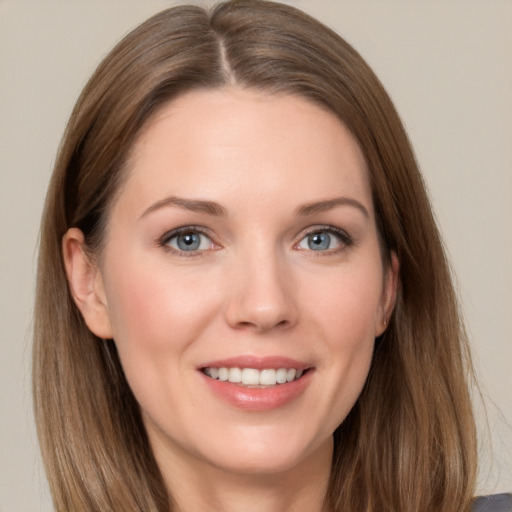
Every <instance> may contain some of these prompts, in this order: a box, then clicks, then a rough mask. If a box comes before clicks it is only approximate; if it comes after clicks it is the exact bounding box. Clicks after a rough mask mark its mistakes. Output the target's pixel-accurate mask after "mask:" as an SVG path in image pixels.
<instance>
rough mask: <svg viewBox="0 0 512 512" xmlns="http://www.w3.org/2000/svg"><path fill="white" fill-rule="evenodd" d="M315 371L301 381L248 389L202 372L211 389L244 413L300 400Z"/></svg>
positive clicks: (304, 376)
mask: <svg viewBox="0 0 512 512" xmlns="http://www.w3.org/2000/svg"><path fill="white" fill-rule="evenodd" d="M313 373H314V371H313V370H312V369H309V370H308V371H307V372H306V373H304V374H303V375H302V377H301V378H300V379H297V380H294V381H292V382H287V383H286V384H277V385H276V386H273V387H268V388H247V387H244V386H241V385H239V384H234V383H232V382H229V381H220V380H216V379H212V378H211V377H208V376H207V375H205V374H204V373H202V372H201V375H202V376H203V378H204V380H205V383H206V384H207V386H208V387H209V389H210V390H211V391H212V392H213V393H214V394H215V395H216V396H218V397H219V398H220V399H221V400H223V401H224V402H226V403H228V404H229V405H231V406H232V407H235V408H237V409H242V410H244V411H255V412H258V411H269V410H272V409H277V408H278V407H283V406H284V405H286V404H288V403H290V402H293V401H294V400H296V399H297V398H299V397H300V396H301V395H302V394H303V393H304V391H305V390H306V388H307V386H308V385H309V383H310V382H311V379H312V375H313Z"/></svg>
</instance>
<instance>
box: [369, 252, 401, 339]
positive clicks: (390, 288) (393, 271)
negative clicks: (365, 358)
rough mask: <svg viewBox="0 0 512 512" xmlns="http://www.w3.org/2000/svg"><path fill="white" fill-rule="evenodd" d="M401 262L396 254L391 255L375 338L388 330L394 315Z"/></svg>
mask: <svg viewBox="0 0 512 512" xmlns="http://www.w3.org/2000/svg"><path fill="white" fill-rule="evenodd" d="M399 270H400V262H399V261H398V256H397V255H396V253H395V252H392V253H391V256H390V263H389V265H388V267H387V269H386V275H385V278H384V287H383V291H382V294H383V296H382V303H381V308H380V314H379V317H380V318H378V319H377V323H376V332H375V337H378V336H380V335H381V334H382V333H383V332H384V331H385V330H386V328H387V326H388V323H389V319H390V317H391V315H392V313H393V309H394V307H395V303H396V297H397V293H398V283H399Z"/></svg>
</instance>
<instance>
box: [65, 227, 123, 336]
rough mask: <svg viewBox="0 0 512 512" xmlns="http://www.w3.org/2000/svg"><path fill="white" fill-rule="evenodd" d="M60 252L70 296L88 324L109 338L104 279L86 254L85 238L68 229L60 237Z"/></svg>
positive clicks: (97, 334) (96, 332)
mask: <svg viewBox="0 0 512 512" xmlns="http://www.w3.org/2000/svg"><path fill="white" fill-rule="evenodd" d="M62 253H63V258H64V265H65V268H66V275H67V278H68V283H69V288H70V290H71V295H72V297H73V300H74V301H75V304H76V305H77V307H78V309H79V310H80V312H81V313H82V316H83V318H84V320H85V323H86V324H87V327H89V329H90V330H91V331H92V332H93V334H95V335H96V336H98V337H100V338H104V339H107V338H112V337H113V335H112V326H111V323H110V316H109V311H108V303H107V298H106V294H105V288H104V286H103V278H102V275H101V272H100V269H99V268H98V266H97V264H96V263H95V262H94V261H93V260H92V259H91V257H90V256H89V255H88V254H87V251H86V247H85V241H84V235H83V233H82V231H80V230H79V229H78V228H70V229H69V230H68V231H67V232H66V234H65V235H64V237H63V238H62Z"/></svg>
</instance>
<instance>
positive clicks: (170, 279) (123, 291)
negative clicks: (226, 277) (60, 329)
mask: <svg viewBox="0 0 512 512" xmlns="http://www.w3.org/2000/svg"><path fill="white" fill-rule="evenodd" d="M126 267H128V266H126ZM109 282H110V283H111V286H110V287H108V289H107V297H108V304H109V312H110V317H111V321H112V328H113V332H114V339H115V341H116V345H117V346H118V350H119V351H120V352H127V351H128V350H132V351H137V352H140V354H139V355H144V354H145V355H151V354H152V353H158V352H160V351H164V350H169V348H171V350H179V349H180V348H182V347H183V346H184V345H187V344H189V343H191V342H192V341H193V340H194V339H195V337H196V336H197V334H198V333H199V331H200V329H201V327H202V326H204V324H205V323H207V322H208V320H209V319H210V318H211V316H212V315H213V314H214V311H215V310H216V299H215V294H214V292H213V287H212V286H208V284H207V283H206V284H205V282H204V279H202V278H201V276H197V277H194V276H191V275H190V273H188V274H187V275H184V274H183V273H180V272H179V271H178V272H176V271H174V272H170V271H169V268H168V267H166V266H165V265H160V266H159V265H148V264H145V265H143V264H142V263H141V264H139V265H137V264H136V265H131V266H130V268H124V269H123V268H122V266H119V267H117V268H116V269H115V270H114V271H113V273H112V274H111V279H110V281H109ZM125 355H126V356H127V355H128V354H125Z"/></svg>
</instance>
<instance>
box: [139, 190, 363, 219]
mask: <svg viewBox="0 0 512 512" xmlns="http://www.w3.org/2000/svg"><path fill="white" fill-rule="evenodd" d="M172 206H175V207H178V208H183V209H185V210H190V211H193V212H198V213H206V214H207V215H214V216H216V217H225V216H227V210H226V209H225V208H224V207H223V206H221V205H220V204H219V203H216V202H214V201H203V200H200V199H185V198H182V197H175V196H171V197H166V198H165V199H162V200H160V201H157V202H156V203H153V204H152V205H151V206H150V207H149V208H147V209H146V210H144V212H143V213H142V215H141V216H140V218H141V219H142V218H143V217H145V216H146V215H148V214H150V213H152V212H154V211H156V210H159V209H161V208H165V207H172ZM338 206H352V207H354V208H357V209H358V210H359V211H360V212H361V213H362V214H363V215H364V216H365V217H366V218H370V214H369V213H368V210H367V209H366V208H365V207H364V206H363V204H362V203H360V202H359V201H357V200H356V199H352V198H350V197H335V198H333V199H326V200H324V201H315V202H313V203H306V204H303V205H301V206H299V207H298V208H297V210H296V213H297V215H299V216H301V217H305V216H308V215H313V214H315V213H322V212H326V211H329V210H332V209H333V208H336V207H338Z"/></svg>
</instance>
